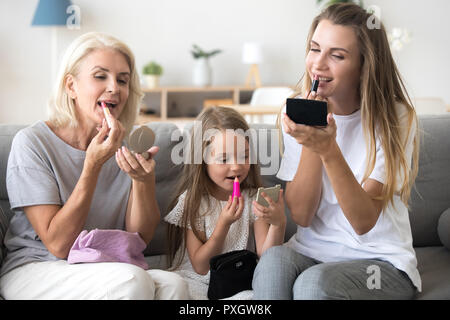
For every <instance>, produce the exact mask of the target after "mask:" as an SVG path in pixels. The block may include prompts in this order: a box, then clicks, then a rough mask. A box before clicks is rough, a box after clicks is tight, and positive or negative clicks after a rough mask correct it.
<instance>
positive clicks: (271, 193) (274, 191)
mask: <svg viewBox="0 0 450 320" xmlns="http://www.w3.org/2000/svg"><path fill="white" fill-rule="evenodd" d="M280 188H281V184H277V185H276V186H274V187H270V188H263V187H261V188H258V193H257V194H256V202H257V203H259V204H260V205H262V206H264V207H268V206H269V203H267V201H266V199H264V197H263V196H262V195H261V192H264V193H265V194H266V195H267V196H268V197H269V198H270V199H272V200H273V201H274V202H278V196H279V195H280Z"/></svg>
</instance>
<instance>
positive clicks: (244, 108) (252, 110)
mask: <svg viewBox="0 0 450 320" xmlns="http://www.w3.org/2000/svg"><path fill="white" fill-rule="evenodd" d="M223 106H224V107H228V108H233V109H235V110H237V111H238V112H240V113H241V114H242V115H243V116H245V115H278V114H279V113H280V112H281V106H279V107H274V106H262V105H261V106H252V105H249V104H233V105H223ZM194 119H195V118H193V117H187V118H186V117H177V118H167V119H162V118H161V117H158V116H154V115H146V114H140V115H139V117H138V119H137V123H136V124H139V125H141V124H145V123H148V122H155V121H171V122H189V121H194Z"/></svg>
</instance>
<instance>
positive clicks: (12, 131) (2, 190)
mask: <svg viewBox="0 0 450 320" xmlns="http://www.w3.org/2000/svg"><path fill="white" fill-rule="evenodd" d="M25 127H26V126H24V125H9V124H0V150H1V152H0V182H1V183H0V199H1V200H8V193H7V191H6V167H7V165H8V157H9V151H10V150H11V144H12V140H13V138H14V136H15V135H16V133H17V132H18V131H19V130H20V129H22V128H25Z"/></svg>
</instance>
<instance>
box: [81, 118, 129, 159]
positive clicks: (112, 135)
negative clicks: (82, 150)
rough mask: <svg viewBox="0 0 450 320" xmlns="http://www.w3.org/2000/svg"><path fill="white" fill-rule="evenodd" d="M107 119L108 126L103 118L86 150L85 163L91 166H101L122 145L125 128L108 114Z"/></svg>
mask: <svg viewBox="0 0 450 320" xmlns="http://www.w3.org/2000/svg"><path fill="white" fill-rule="evenodd" d="M108 111H109V110H108ZM104 112H105V111H104ZM108 118H109V123H110V124H109V125H108V122H107V118H106V117H105V119H103V121H102V125H101V127H100V128H97V130H98V133H97V135H96V136H95V137H94V138H93V139H92V141H91V143H90V144H89V146H88V148H87V150H86V161H88V162H89V163H90V164H92V165H93V166H102V165H103V164H104V163H105V162H106V161H107V160H108V159H109V158H111V157H112V156H113V155H114V152H115V151H116V150H117V149H118V148H119V147H120V146H121V145H122V140H123V137H124V136H125V128H124V127H123V126H122V124H121V123H120V121H118V120H117V119H115V118H114V117H113V116H112V115H111V114H110V113H109V117H108Z"/></svg>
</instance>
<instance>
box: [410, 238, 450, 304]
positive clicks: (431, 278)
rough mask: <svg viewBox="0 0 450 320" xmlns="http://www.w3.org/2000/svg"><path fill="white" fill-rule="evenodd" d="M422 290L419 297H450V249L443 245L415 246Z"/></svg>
mask: <svg viewBox="0 0 450 320" xmlns="http://www.w3.org/2000/svg"><path fill="white" fill-rule="evenodd" d="M415 251H416V256H417V269H418V270H419V273H420V277H421V278H422V292H421V293H419V294H418V295H417V297H416V298H417V299H446V300H447V299H450V272H449V270H450V250H448V249H446V248H445V247H443V246H439V247H422V248H415Z"/></svg>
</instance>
